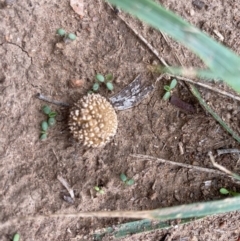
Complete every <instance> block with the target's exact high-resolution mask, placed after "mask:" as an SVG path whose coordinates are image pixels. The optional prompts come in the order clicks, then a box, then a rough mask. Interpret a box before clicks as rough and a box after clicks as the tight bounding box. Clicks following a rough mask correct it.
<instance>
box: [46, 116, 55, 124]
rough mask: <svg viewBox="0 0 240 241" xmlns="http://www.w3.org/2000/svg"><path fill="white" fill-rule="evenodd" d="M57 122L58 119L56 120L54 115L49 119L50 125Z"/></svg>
mask: <svg viewBox="0 0 240 241" xmlns="http://www.w3.org/2000/svg"><path fill="white" fill-rule="evenodd" d="M55 123H56V120H55V118H54V117H50V118H49V119H48V125H49V126H54V125H55Z"/></svg>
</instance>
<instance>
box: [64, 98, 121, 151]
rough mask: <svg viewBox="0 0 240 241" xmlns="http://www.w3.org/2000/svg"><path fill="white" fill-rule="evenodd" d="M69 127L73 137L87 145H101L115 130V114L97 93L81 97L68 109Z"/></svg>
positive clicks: (116, 123)
mask: <svg viewBox="0 0 240 241" xmlns="http://www.w3.org/2000/svg"><path fill="white" fill-rule="evenodd" d="M68 124H69V127H70V131H71V133H72V134H73V137H74V138H76V139H77V140H79V141H81V142H83V144H84V145H85V146H88V147H102V146H104V145H105V144H106V143H108V142H109V141H110V140H111V138H112V137H113V136H114V135H115V134H116V132H117V126H118V121H117V114H116V112H115V110H114V108H113V106H112V105H111V104H110V103H109V102H108V101H107V100H106V99H105V98H104V97H103V96H101V95H99V94H88V95H86V96H84V97H83V98H81V99H80V100H79V101H78V102H77V103H75V105H74V106H73V107H72V109H71V111H70V117H69V123H68Z"/></svg>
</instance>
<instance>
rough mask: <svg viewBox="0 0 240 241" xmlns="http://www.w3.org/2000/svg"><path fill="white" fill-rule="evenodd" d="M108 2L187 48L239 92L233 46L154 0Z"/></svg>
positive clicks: (239, 64)
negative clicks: (223, 43) (217, 39)
mask: <svg viewBox="0 0 240 241" xmlns="http://www.w3.org/2000/svg"><path fill="white" fill-rule="evenodd" d="M108 1H109V2H110V3H112V4H114V5H117V6H118V7H120V8H121V9H123V10H125V11H127V12H128V13H130V14H132V15H134V16H136V17H138V18H139V19H140V20H142V21H144V22H146V23H148V24H149V25H151V26H152V27H155V28H156V29H159V30H161V31H163V32H165V33H167V34H168V35H169V36H171V37H173V38H174V39H175V40H177V41H179V42H180V43H182V44H183V45H185V46H186V47H188V48H189V49H190V50H192V51H193V52H194V53H195V54H197V55H198V56H199V57H200V58H201V59H202V60H203V61H204V62H205V64H206V65H207V66H208V67H209V68H210V69H211V71H212V72H213V73H214V74H215V75H216V77H220V78H221V79H222V80H224V81H226V82H227V83H228V84H229V85H230V86H232V88H234V89H235V90H236V91H238V92H240V81H239V76H240V58H239V57H238V56H237V55H236V54H235V53H234V52H232V51H231V50H230V49H228V48H226V47H224V46H223V45H221V44H219V43H217V42H216V41H215V40H213V39H211V38H210V37H209V36H208V35H206V34H205V33H203V32H201V31H200V30H199V29H197V28H196V27H194V26H192V25H190V24H189V23H188V22H187V21H185V20H183V19H182V18H181V17H179V16H177V15H176V14H174V13H172V12H170V11H168V10H166V9H164V8H163V7H162V6H161V5H159V4H157V3H155V2H153V1H151V0H131V1H129V0H108ZM229 76H230V77H229Z"/></svg>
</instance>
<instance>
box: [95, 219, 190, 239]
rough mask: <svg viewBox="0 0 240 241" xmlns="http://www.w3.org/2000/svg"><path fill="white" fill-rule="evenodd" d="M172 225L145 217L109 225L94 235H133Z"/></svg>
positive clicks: (98, 237)
mask: <svg viewBox="0 0 240 241" xmlns="http://www.w3.org/2000/svg"><path fill="white" fill-rule="evenodd" d="M191 221H192V219H190V218H186V219H181V220H180V222H179V223H178V225H179V224H184V223H189V222H191ZM170 227H172V225H171V223H169V222H162V221H160V222H153V221H152V220H148V219H143V220H140V221H134V222H128V223H123V224H119V225H117V226H116V225H115V226H114V227H108V228H105V229H103V230H101V231H98V232H97V233H95V234H94V235H93V237H94V240H102V238H103V237H104V236H106V235H107V237H108V238H112V237H114V238H124V237H126V236H127V235H133V234H137V233H143V232H144V233H145V232H150V231H153V230H159V229H164V228H170Z"/></svg>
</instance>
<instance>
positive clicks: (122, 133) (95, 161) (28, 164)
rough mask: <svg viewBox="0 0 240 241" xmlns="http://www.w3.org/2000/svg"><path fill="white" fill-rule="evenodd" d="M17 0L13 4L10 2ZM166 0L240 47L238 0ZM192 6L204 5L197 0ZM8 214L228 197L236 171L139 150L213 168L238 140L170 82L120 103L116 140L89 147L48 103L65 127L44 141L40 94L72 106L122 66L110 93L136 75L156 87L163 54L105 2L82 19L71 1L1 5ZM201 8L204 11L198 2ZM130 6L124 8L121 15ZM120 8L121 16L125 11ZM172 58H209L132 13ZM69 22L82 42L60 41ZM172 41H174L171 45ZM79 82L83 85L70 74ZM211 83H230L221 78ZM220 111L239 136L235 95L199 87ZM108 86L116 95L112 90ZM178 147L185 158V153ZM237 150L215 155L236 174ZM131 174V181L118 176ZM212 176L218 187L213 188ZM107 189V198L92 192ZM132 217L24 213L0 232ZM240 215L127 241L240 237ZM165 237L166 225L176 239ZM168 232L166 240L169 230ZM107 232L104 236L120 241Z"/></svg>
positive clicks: (72, 236) (89, 229) (0, 150)
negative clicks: (127, 104) (171, 98)
mask: <svg viewBox="0 0 240 241" xmlns="http://www.w3.org/2000/svg"><path fill="white" fill-rule="evenodd" d="M8 2H11V1H8ZM184 2H185V1H177V0H162V1H161V3H162V4H163V5H164V6H166V7H167V8H169V9H171V10H173V11H174V12H177V13H178V14H179V15H181V16H183V17H184V18H185V19H187V20H188V21H190V22H191V23H193V24H195V25H196V26H198V27H199V28H200V29H202V30H203V31H206V32H207V33H208V34H209V35H211V36H212V37H213V38H215V39H216V40H218V37H217V36H216V35H215V34H214V32H213V30H218V31H219V32H220V33H221V34H222V35H223V37H224V41H223V44H225V45H226V46H229V47H230V48H232V49H233V50H234V51H236V52H237V53H240V38H239V35H240V17H239V16H240V7H239V2H238V1H234V0H231V1H230V0H226V1H220V0H217V1H213V2H211V1H209V3H208V2H207V1H205V4H204V6H203V7H202V8H201V6H200V5H201V4H200V5H199V8H198V7H196V6H195V5H194V4H192V1H187V2H186V3H184ZM195 2H196V1H195ZM0 6H1V8H0V120H1V121H0V130H1V134H0V176H1V179H0V187H1V190H0V200H1V203H0V210H1V211H0V220H1V221H3V222H4V221H6V220H9V219H11V218H14V217H16V216H27V215H39V214H51V213H64V212H65V213H68V212H70V213H71V212H78V211H93V210H149V209H155V208H162V207H169V206H173V205H179V204H187V203H193V202H197V201H207V200H217V199H221V198H223V197H222V196H221V195H220V194H219V188H221V187H227V188H229V189H231V190H236V191H237V190H238V191H240V186H239V185H237V184H236V183H234V182H233V181H232V180H231V179H229V178H226V177H223V176H220V175H218V174H210V173H203V172H200V171H193V170H189V169H186V168H180V167H176V166H171V165H168V164H160V163H157V162H154V161H147V160H145V161H142V160H138V159H136V158H133V157H131V154H144V155H150V156H154V157H160V158H165V159H169V160H172V161H176V162H181V163H186V164H193V165H198V166H201V167H208V168H212V165H211V163H210V160H209V157H208V155H207V153H208V151H209V150H211V151H213V152H214V153H215V151H216V150H217V149H220V148H238V147H239V144H238V143H237V142H236V141H235V140H234V139H233V138H232V137H231V136H230V135H228V134H227V133H226V132H225V131H224V130H223V129H222V128H221V126H219V124H218V123H216V121H214V120H213V118H212V117H211V116H210V115H209V114H207V113H206V112H205V111H204V110H203V109H202V108H201V107H200V105H199V104H198V103H197V101H196V100H195V99H194V97H193V96H191V94H190V93H189V91H188V89H187V88H186V87H185V86H184V85H183V84H181V83H179V84H178V86H177V88H176V90H175V94H176V95H178V96H179V97H180V98H181V99H183V100H185V101H187V102H188V103H191V104H193V105H194V108H195V109H196V112H195V113H194V114H187V113H183V112H181V111H179V109H177V108H176V107H174V106H172V105H171V104H170V103H167V102H165V101H163V100H162V99H161V97H162V96H163V93H164V90H163V86H164V85H165V84H168V83H169V80H168V79H163V80H162V81H160V82H158V83H157V85H156V87H155V90H154V92H152V93H151V94H150V95H149V96H148V97H147V98H146V99H144V100H143V101H142V102H141V103H140V104H139V105H138V106H136V107H134V108H131V109H129V110H126V111H118V113H117V114H118V118H119V127H118V132H117V135H116V136H115V138H114V139H113V140H112V141H111V142H110V143H109V144H108V145H106V146H105V147H104V148H101V149H94V150H92V149H87V148H84V147H83V146H82V145H81V144H79V143H77V142H76V141H75V140H73V138H72V137H71V135H70V133H69V130H68V126H67V119H68V113H69V110H68V108H60V107H56V106H54V105H51V107H52V109H54V110H56V111H57V112H58V116H57V125H56V126H55V127H53V128H51V129H50V130H49V135H48V139H47V140H46V141H44V142H41V141H40V140H39V133H40V123H41V121H42V120H44V119H46V117H45V116H44V114H42V112H41V108H42V106H43V105H44V103H43V102H41V101H40V100H38V99H37V98H36V94H37V93H42V94H45V95H47V96H51V97H52V98H53V99H57V100H61V101H64V102H68V103H70V104H73V103H74V101H76V100H78V99H79V98H80V97H81V96H83V95H84V94H86V93H87V91H88V90H89V89H90V88H91V86H92V84H93V83H94V76H95V74H96V73H97V72H99V73H103V74H106V73H113V74H114V76H115V77H114V87H115V89H114V94H115V93H117V92H118V91H120V90H121V89H122V88H123V87H125V86H126V85H127V84H129V83H130V82H131V81H132V80H133V79H134V78H135V77H136V76H137V75H138V74H141V75H142V76H143V78H145V79H146V82H147V83H148V84H152V83H154V82H155V80H156V78H157V75H155V74H152V73H149V71H148V69H147V65H148V64H149V63H154V62H156V63H158V60H157V59H156V57H155V56H154V55H153V53H152V52H151V51H149V49H148V48H147V47H146V45H145V44H143V43H142V42H141V40H140V39H139V38H138V37H137V36H136V35H135V34H134V33H133V32H132V31H131V29H129V27H127V26H126V25H125V24H124V23H123V22H122V21H121V19H120V18H119V17H118V15H116V14H115V13H114V12H113V11H112V9H110V8H109V6H108V5H107V4H106V3H105V2H103V1H101V0H99V1H93V0H89V1H85V16H84V17H83V18H79V16H78V15H77V14H76V13H75V12H74V11H73V10H72V8H71V7H70V5H69V1H55V0H53V1H42V0H39V1H36V0H31V1H30V0H27V1H13V3H12V4H11V5H8V6H5V4H4V3H3V2H0ZM200 8H201V9H200ZM121 14H122V13H121ZM123 15H124V14H123ZM126 19H127V20H128V22H129V23H130V24H131V26H133V27H135V28H136V29H137V30H138V31H139V32H140V33H141V34H142V35H143V36H144V37H145V38H146V39H147V40H148V41H149V42H150V43H151V44H152V45H153V46H154V47H155V48H156V49H157V50H158V51H159V52H160V54H161V56H162V57H163V58H164V59H165V60H166V61H167V63H169V64H170V65H179V63H178V61H177V59H176V57H175V55H174V54H176V55H177V56H178V57H179V59H180V60H181V62H182V63H183V65H184V66H198V67H201V66H203V64H202V62H201V61H200V60H199V59H198V58H197V57H196V56H194V55H193V54H192V53H190V52H189V51H188V50H187V49H185V48H184V47H182V46H180V45H179V44H178V43H176V42H174V41H172V40H169V43H168V44H167V43H166V41H165V40H164V38H163V37H162V35H161V34H160V33H159V32H157V31H156V30H153V29H152V28H149V27H148V26H146V25H144V24H142V23H140V22H138V21H137V20H134V19H132V18H130V17H129V16H126ZM59 27H63V28H64V29H65V30H66V31H67V32H74V33H75V34H76V35H77V39H76V41H73V42H71V43H69V44H63V42H62V41H61V39H60V37H59V36H56V34H55V33H56V29H58V28H59ZM169 45H170V46H171V47H169ZM74 79H83V80H85V81H86V82H85V84H84V86H83V87H81V88H72V87H71V86H70V85H69V81H70V80H74ZM212 84H213V86H217V87H218V88H222V89H226V88H227V87H226V86H224V85H223V84H222V83H218V84H216V83H212ZM199 89H200V91H201V93H202V95H203V96H204V98H205V99H206V100H207V101H208V103H209V104H210V105H211V106H212V107H213V108H214V109H215V111H216V112H217V113H218V114H219V115H220V116H221V117H222V118H223V119H224V120H225V121H226V122H227V123H229V124H230V125H231V127H232V128H233V129H234V130H235V131H236V132H237V133H240V128H239V114H240V109H239V105H238V103H237V102H236V101H234V100H232V99H230V98H227V97H224V96H222V95H218V94H215V93H214V92H211V91H209V90H206V89H203V88H199ZM100 93H101V94H102V95H104V96H106V97H107V98H108V97H110V96H111V95H112V93H109V92H108V91H107V90H105V89H104V88H101V90H100ZM179 143H182V145H183V150H184V154H182V155H181V154H180V150H179ZM238 158H239V157H238V156H237V155H233V154H227V155H222V156H220V157H217V162H218V163H220V164H222V165H223V166H225V167H227V168H229V169H230V170H232V171H235V172H239V165H238ZM122 172H123V173H125V174H126V175H127V176H128V177H133V179H134V180H135V184H134V185H133V186H129V187H126V186H125V185H123V184H122V183H121V181H120V179H119V175H120V173H122ZM57 175H61V176H63V177H64V178H65V179H66V180H67V181H68V182H69V184H70V185H71V186H72V187H73V189H74V192H75V196H76V200H75V202H74V204H71V203H67V202H66V201H64V200H63V195H67V194H68V193H67V191H66V190H65V188H64V187H63V186H62V185H61V183H60V182H59V181H58V180H57ZM206 181H211V185H210V186H205V184H204V183H206ZM96 185H99V186H102V187H103V190H104V191H105V194H104V195H99V194H96V192H95V191H94V189H93V187H94V186H96ZM129 221H130V220H127V219H116V218H115V219H108V218H104V219H95V218H91V219H90V218H87V219H80V218H76V219H73V218H71V219H69V218H58V219H44V220H41V221H39V220H33V221H20V222H19V223H13V224H12V225H10V226H8V227H6V228H4V229H1V230H0V237H1V238H0V239H1V240H4V241H7V240H10V238H11V237H12V235H13V234H14V233H15V232H19V233H20V234H21V240H25V241H29V240H36V241H37V240H52V241H54V240H58V241H63V240H92V238H91V237H92V236H91V235H90V234H91V233H94V232H95V231H96V230H99V229H101V228H105V227H110V226H113V225H117V224H119V223H126V222H129ZM239 221H240V212H234V213H229V214H223V215H217V216H211V217H208V218H205V219H202V220H199V221H195V222H192V223H190V224H186V225H179V226H173V227H172V228H171V229H168V230H162V231H155V232H150V233H143V234H140V235H132V236H129V237H126V238H123V239H122V240H125V241H127V240H146V241H147V240H154V241H160V240H176V241H177V240H181V241H196V240H199V241H200V240H204V241H206V240H219V241H220V240H239V231H240V229H239V225H238V223H239ZM166 233H169V235H168V236H164V235H166ZM164 237H165V238H164ZM113 239H114V238H111V237H104V238H103V240H113Z"/></svg>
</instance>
